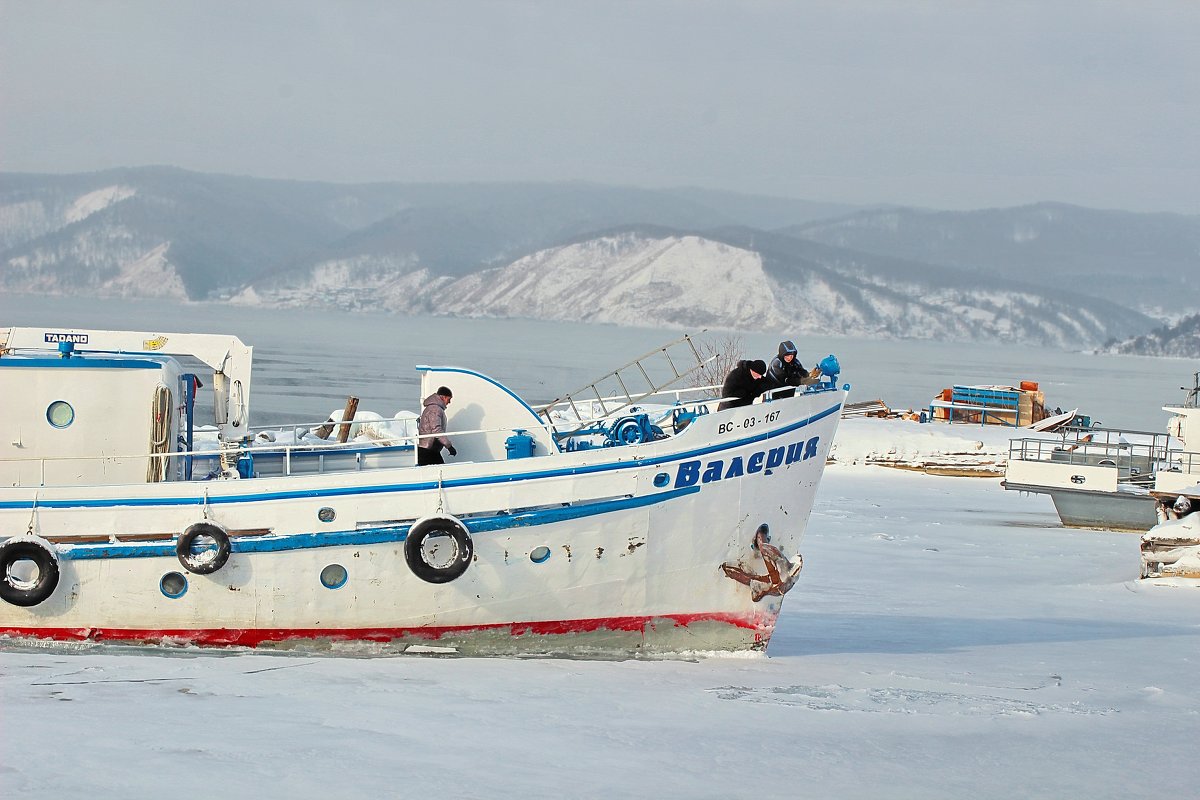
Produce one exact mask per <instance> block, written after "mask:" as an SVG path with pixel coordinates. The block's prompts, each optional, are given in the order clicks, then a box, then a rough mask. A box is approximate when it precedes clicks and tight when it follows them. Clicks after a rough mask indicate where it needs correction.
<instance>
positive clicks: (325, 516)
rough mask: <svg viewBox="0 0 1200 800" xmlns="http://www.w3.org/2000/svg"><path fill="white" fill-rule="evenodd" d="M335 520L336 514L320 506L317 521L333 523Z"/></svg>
mask: <svg viewBox="0 0 1200 800" xmlns="http://www.w3.org/2000/svg"><path fill="white" fill-rule="evenodd" d="M336 518H337V512H336V511H334V510H333V509H332V508H330V507H329V506H322V507H321V508H320V509H318V510H317V519H319V520H321V522H333V521H334V520H335V519H336Z"/></svg>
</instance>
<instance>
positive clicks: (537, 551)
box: [529, 545, 550, 564]
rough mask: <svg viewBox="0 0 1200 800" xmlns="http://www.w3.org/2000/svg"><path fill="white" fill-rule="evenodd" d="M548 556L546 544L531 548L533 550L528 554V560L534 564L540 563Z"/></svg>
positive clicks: (548, 549) (548, 550)
mask: <svg viewBox="0 0 1200 800" xmlns="http://www.w3.org/2000/svg"><path fill="white" fill-rule="evenodd" d="M549 557H550V548H549V547H546V545H541V546H540V547H535V548H533V552H531V553H530V554H529V560H530V561H532V562H533V563H535V564H541V563H542V562H543V561H545V560H546V559H548V558H549Z"/></svg>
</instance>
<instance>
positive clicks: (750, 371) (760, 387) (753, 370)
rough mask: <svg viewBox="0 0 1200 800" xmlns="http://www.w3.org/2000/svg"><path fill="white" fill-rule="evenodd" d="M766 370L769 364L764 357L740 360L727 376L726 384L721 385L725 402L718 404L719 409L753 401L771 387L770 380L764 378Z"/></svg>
mask: <svg viewBox="0 0 1200 800" xmlns="http://www.w3.org/2000/svg"><path fill="white" fill-rule="evenodd" d="M766 371H767V364H766V362H765V361H763V360H762V359H757V360H755V361H739V362H738V363H737V366H736V367H734V368H733V369H732V370H730V372H729V374H728V375H726V376H725V384H724V385H723V386H722V387H721V397H722V398H724V402H723V403H721V405H719V406H717V410H718V411H724V410H725V409H727V408H737V407H738V406H748V405H750V404H751V403H753V402H754V398H756V397H758V396H759V395H760V394H762V393H763V392H765V391H766V390H767V389H770V388H771V384H770V382H769V381H767V380H766V379H764V378H763V375H764V374H765V373H766Z"/></svg>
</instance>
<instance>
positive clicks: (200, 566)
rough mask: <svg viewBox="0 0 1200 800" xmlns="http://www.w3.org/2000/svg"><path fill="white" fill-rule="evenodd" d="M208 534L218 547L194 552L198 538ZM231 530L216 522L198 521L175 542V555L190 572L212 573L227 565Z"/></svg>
mask: <svg viewBox="0 0 1200 800" xmlns="http://www.w3.org/2000/svg"><path fill="white" fill-rule="evenodd" d="M201 536H207V537H208V538H210V539H212V540H213V541H214V542H216V543H217V549H216V550H215V551H213V550H205V551H203V552H200V553H193V552H192V545H193V544H195V542H196V539H198V538H200V537H201ZM229 550H230V547H229V532H228V531H226V530H225V529H224V528H222V527H221V526H220V525H218V524H217V523H215V522H207V521H206V522H197V523H195V524H194V525H189V526H188V527H187V530H185V531H184V532H183V533H181V534H180V535H179V541H177V542H176V543H175V557H176V558H178V559H179V563H180V564H182V565H183V568H184V569H186V570H187V571H188V572H192V573H195V574H196V575H211V574H212V573H214V572H216V571H217V570H219V569H220V568H221V567H223V566H225V562H226V561H228V560H229Z"/></svg>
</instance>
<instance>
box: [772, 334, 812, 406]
mask: <svg viewBox="0 0 1200 800" xmlns="http://www.w3.org/2000/svg"><path fill="white" fill-rule="evenodd" d="M807 378H809V372H808V370H806V369H805V368H804V366H803V365H802V364H801V363H800V359H799V358H798V357H797V355H796V345H794V344H792V343H791V342H780V343H779V355H777V356H775V358H773V359H772V360H771V366H769V367H767V380H768V381H770V382H771V388H772V389H777V390H778V391H776V392H775V393H774V394H773V395H772V397H791V396H792V395H794V394H795V393H796V390H795V389H794V388H792V389H779V387H780V386H791V387H795V386H801V385H803V384H805V383H808V380H807Z"/></svg>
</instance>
